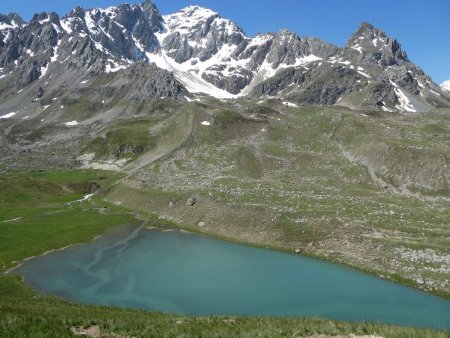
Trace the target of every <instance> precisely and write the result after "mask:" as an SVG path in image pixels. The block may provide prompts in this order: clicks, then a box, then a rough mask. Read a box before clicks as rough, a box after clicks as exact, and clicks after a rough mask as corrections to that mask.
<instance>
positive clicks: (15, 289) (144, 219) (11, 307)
mask: <svg viewBox="0 0 450 338" xmlns="http://www.w3.org/2000/svg"><path fill="white" fill-rule="evenodd" d="M54 172H56V176H57V177H58V176H61V175H62V176H66V175H68V176H70V177H72V176H73V173H74V172H75V173H77V172H78V174H79V173H82V172H84V174H81V175H80V177H83V178H86V176H88V177H89V178H93V176H95V175H96V176H97V178H98V177H99V176H102V177H105V175H106V176H108V175H112V176H114V177H115V179H117V177H118V176H120V175H117V174H115V173H113V174H111V173H109V172H107V173H106V172H102V171H95V170H88V171H86V170H69V171H64V170H63V171H58V170H56V171H54ZM86 172H88V174H87V175H86ZM33 173H34V174H35V175H36V174H37V176H45V175H49V176H52V175H53V173H51V172H45V171H28V172H24V171H21V172H18V173H17V172H15V173H14V174H12V175H16V176H19V177H20V176H22V178H23V177H24V176H28V177H29V175H30V174H31V175H33ZM7 175H8V174H7ZM2 176H3V175H2ZM66 177H67V176H66ZM57 181H59V183H61V182H62V181H63V180H60V179H57ZM108 181H109V182H108V184H111V185H112V184H114V179H113V180H109V179H108ZM2 183H4V181H3V182H2ZM64 183H67V182H64ZM72 183H73V182H72ZM78 183H81V184H80V185H81V186H83V187H82V189H86V183H88V184H87V186H89V185H90V184H91V183H92V180H85V181H84V182H83V179H80V182H78ZM77 188H79V187H77ZM103 189H104V188H103V187H102V189H101V190H100V192H99V194H98V195H96V196H94V197H93V198H92V200H90V201H83V202H87V203H89V204H93V205H91V206H92V207H95V206H97V207H98V206H99V204H100V205H102V207H101V208H94V209H96V211H97V212H98V214H99V215H101V214H102V213H103V212H104V211H105V210H107V209H109V210H108V212H110V211H111V210H112V209H114V212H116V213H119V214H120V213H123V214H127V217H129V219H128V221H126V222H125V223H127V222H128V223H130V222H131V223H133V224H138V223H140V224H142V225H145V226H146V227H150V228H158V229H166V230H167V229H169V230H170V229H180V230H183V231H188V232H192V233H197V234H200V235H203V236H208V237H213V238H217V239H220V240H226V241H229V242H232V243H239V244H244V245H249V246H254V247H262V248H265V249H270V250H276V251H280V252H288V253H291V254H295V253H293V252H292V251H291V250H286V249H285V248H282V247H278V246H273V245H265V246H261V245H256V244H255V243H247V242H245V241H239V240H236V239H233V238H229V237H225V236H220V235H217V234H211V233H205V232H202V231H199V229H195V228H192V227H187V226H182V225H180V224H176V223H173V222H170V221H167V220H164V219H160V218H158V217H156V216H154V215H151V214H147V215H143V214H142V213H141V212H140V213H136V212H133V211H131V210H128V209H126V208H123V207H118V206H116V205H114V204H111V203H109V202H107V201H105V200H104V199H103V198H102V196H101V195H102V192H101V191H102V190H103ZM85 192H86V191H84V192H83V193H82V194H84V193H85ZM82 194H81V195H80V193H79V192H78V194H76V195H75V196H74V195H71V199H72V201H73V198H74V197H76V198H78V197H81V196H82ZM22 197H23V196H22ZM66 197H67V198H66V201H65V202H64V203H65V204H64V205H66V206H67V202H69V201H68V200H67V199H68V196H66ZM80 206H81V203H80ZM102 210H103V211H102ZM16 211H17V210H16ZM79 211H85V209H84V208H83V207H81V209H80V210H79ZM1 222H2V224H5V223H4V222H5V221H1ZM8 223H9V222H7V223H6V224H8ZM112 223H114V222H112ZM125 223H124V222H123V221H120V222H119V223H117V222H116V223H115V224H110V225H109V226H106V227H105V228H104V229H103V230H101V232H100V233H98V232H97V233H96V234H94V235H92V234H91V235H90V236H88V237H85V238H84V239H83V240H78V241H72V243H69V244H67V245H64V246H59V245H56V247H54V248H52V249H47V250H45V251H44V252H41V253H39V252H35V255H32V256H26V257H23V258H20V259H18V260H15V261H14V262H10V264H9V268H8V269H5V267H6V266H5V265H3V268H2V270H4V271H2V276H1V277H0V288H1V289H2V292H1V294H2V295H3V297H2V298H3V299H0V312H3V313H4V314H5V315H6V317H10V316H13V317H14V316H18V314H17V309H18V308H20V307H23V306H25V307H26V306H27V303H28V302H29V299H26V298H28V297H26V298H25V299H24V298H23V297H21V296H22V294H24V293H25V294H27V295H28V296H30V295H33V296H31V298H32V299H39V301H43V302H44V303H45V302H50V303H54V302H56V303H58V305H59V306H62V307H67V308H73V307H75V308H77V307H79V308H83V309H90V311H93V312H102V311H106V312H111V311H112V312H117V313H123V312H131V313H134V314H139V315H142V316H143V317H145V316H149V317H158V318H159V319H160V322H159V323H158V325H162V324H161V322H173V320H175V319H177V320H176V321H175V323H178V322H180V321H181V322H184V321H189V322H191V325H192V322H193V321H194V322H196V325H204V324H205V321H206V322H208V323H210V322H211V321H213V322H215V323H216V324H215V327H214V325H212V326H210V327H209V328H208V329H209V330H211V331H209V333H210V335H209V336H215V332H216V331H215V330H218V331H217V332H219V331H221V330H224V328H222V327H221V326H222V324H224V325H225V326H226V330H229V329H230V327H229V326H230V323H231V324H232V326H235V324H236V323H239V322H245V323H246V324H247V325H248V324H249V323H252V322H253V323H261V322H264V325H270V326H271V327H272V328H277V327H280V326H281V327H283V326H285V325H286V324H287V323H289V325H292V324H293V325H294V326H296V325H297V327H298V326H300V327H301V328H302V329H300V330H299V329H297V330H299V331H298V332H296V333H293V335H292V336H298V334H299V332H301V330H306V331H305V334H309V333H311V334H333V335H334V334H349V333H352V334H355V333H356V334H358V333H362V334H367V333H370V334H383V333H382V332H389V334H388V335H387V336H388V337H397V336H398V337H403V336H404V337H414V336H417V337H435V336H436V337H446V336H447V334H448V331H445V330H444V331H439V330H433V329H425V328H411V327H398V326H395V325H387V324H381V323H378V324H377V323H353V322H352V323H348V322H341V321H336V320H329V319H317V318H296V319H294V318H269V317H268V318H262V317H256V318H252V317H251V316H249V317H234V316H226V317H206V318H205V317H192V316H187V317H186V316H179V315H174V314H159V313H151V312H148V311H139V310H130V309H121V308H108V307H102V306H95V305H83V304H76V303H72V302H67V301H65V300H61V299H60V298H58V297H53V296H44V295H40V294H36V292H35V291H32V289H31V288H30V287H29V286H28V285H26V284H25V283H24V282H23V281H21V280H20V278H19V277H17V276H11V275H8V274H9V271H10V270H12V269H14V268H15V267H17V266H18V264H19V265H20V264H23V263H24V262H25V261H26V260H28V259H30V258H31V257H33V256H40V255H46V254H49V253H51V252H53V251H57V250H63V249H64V248H67V247H68V246H73V245H77V244H81V243H87V242H91V241H93V240H95V239H97V238H98V237H99V236H100V237H101V236H103V234H104V233H105V232H106V231H108V229H111V228H113V227H114V226H119V225H121V224H122V225H123V224H125ZM69 241H70V240H69ZM0 248H1V246H0ZM2 249H3V248H2ZM34 250H36V249H34ZM0 253H1V255H3V252H1V250H0ZM1 255H0V257H1ZM302 255H305V256H308V257H312V258H319V259H324V260H326V261H332V262H333V260H330V259H329V257H319V256H316V255H311V254H309V253H308V254H305V253H302ZM2 261H3V263H4V260H3V259H2ZM333 263H337V264H342V265H344V266H348V267H350V268H352V269H355V270H360V271H362V272H365V273H369V274H372V275H375V276H377V277H379V275H378V273H377V272H374V271H371V270H370V269H367V270H364V269H359V268H355V267H354V266H351V265H349V264H345V263H343V262H339V261H335V262H333ZM11 265H12V266H11ZM387 279H390V280H391V281H394V282H397V283H400V284H403V285H406V286H411V285H410V284H411V283H408V280H403V279H402V278H393V277H392V276H391V277H390V278H388V277H387ZM416 289H417V288H416ZM435 294H436V295H439V296H441V297H444V298H446V299H449V298H450V297H449V295H448V294H445V293H443V294H440V293H435ZM5 295H7V296H5ZM11 302H12V303H11ZM18 304H20V306H19V307H16V305H18ZM29 306H31V307H33V306H32V304H29ZM22 310H23V309H22ZM22 310H20V311H22ZM36 315H37V314H36V313H34V314H33V316H36ZM42 315H43V313H41V314H40V316H42ZM19 316H20V317H22V318H23V317H24V316H25V317H26V314H25V315H24V314H23V313H22V314H21V315H19ZM52 316H55V314H54V313H53V314H52ZM56 317H58V316H56ZM53 319H54V318H53ZM35 320H36V318H35ZM40 320H43V321H44V322H45V321H46V320H45V319H42V318H41V319H40ZM40 320H38V322H39V321H40ZM56 321H57V322H58V320H56ZM63 321H64V322H65V321H66V320H63ZM73 323H74V324H75V325H72V326H71V327H75V326H79V325H80V324H82V326H84V327H89V326H92V325H94V324H95V325H100V326H101V327H102V330H103V329H106V331H109V330H110V329H109V326H108V325H105V323H102V322H101V321H95V320H91V321H90V323H89V324H85V323H86V320H84V321H80V319H79V318H78V319H73ZM59 324H61V323H59ZM39 325H44V327H45V324H43V323H40V324H39ZM123 325H124V324H123ZM164 325H165V324H164ZM196 325H192V327H191V329H190V330H192V329H194V326H196ZM311 325H312V327H311ZM32 326H33V325H32ZM66 328H68V327H67V326H66ZM16 329H17V327H16ZM22 329H23V330H25V328H23V327H22ZM36 329H37V331H36V332H39V330H41V329H42V328H36ZM47 329H48V327H47ZM147 329H148V328H147ZM166 329H167V328H166ZM166 329H164V330H163V331H160V333H164V334H162V335H161V336H169V332H171V330H166ZM235 329H236V327H233V330H235ZM291 329H292V328H291ZM128 330H130V328H128V329H127V331H128ZM277 330H278V329H277ZM2 331H3V333H2V336H5V337H8V336H12V335H11V332H9V328H8V325H5V322H4V321H2V320H0V332H2ZM119 331H120V328H119ZM131 331H133V329H132V328H131ZM238 331H239V332H241V331H240V330H238ZM23 332H25V331H23ZM71 332H72V331H71ZM109 332H112V331H109ZM114 332H116V330H115V329H114ZM202 332H203V331H202ZM227 332H228V331H227ZM234 332H236V331H234ZM249 332H250V331H248V333H249ZM261 332H264V333H267V336H273V335H272V334H270V333H268V332H269V331H267V328H265V329H264V330H263V331H258V330H256V331H253V335H252V334H249V335H247V333H246V334H243V333H244V332H241V333H242V336H248V337H250V336H256V335H259V334H260V333H261ZM276 332H277V333H276V335H278V334H279V332H278V331H276ZM280 332H281V331H280ZM285 332H286V336H290V334H289V332H287V331H285ZM65 333H66V334H67V335H68V336H70V334H69V332H65ZM72 333H73V332H72ZM172 333H173V332H172ZM192 334H193V332H192V331H191V332H190V333H189V334H187V336H191V335H192ZM195 335H197V333H195ZM14 336H16V337H17V336H21V335H20V334H19V335H17V332H16V333H15V335H14ZM24 336H26V335H24ZM36 336H38V335H36ZM55 336H56V335H55ZM62 336H65V335H62ZM138 336H140V335H138ZM142 336H154V333H151V334H148V332H147V333H146V334H143V335H142ZM199 336H201V335H199ZM218 336H220V334H219V335H218ZM240 336H241V335H240Z"/></svg>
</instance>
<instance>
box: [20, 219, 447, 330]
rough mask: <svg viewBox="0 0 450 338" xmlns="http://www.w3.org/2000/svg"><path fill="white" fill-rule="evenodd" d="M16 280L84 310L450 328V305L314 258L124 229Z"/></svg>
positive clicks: (28, 268) (35, 261) (33, 263)
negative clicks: (305, 318)
mask: <svg viewBox="0 0 450 338" xmlns="http://www.w3.org/2000/svg"><path fill="white" fill-rule="evenodd" d="M13 273H17V274H21V275H23V276H24V278H25V281H26V282H27V283H29V284H30V285H31V286H33V287H34V288H35V289H36V290H38V291H40V292H42V293H45V294H51V295H58V296H61V297H64V298H65V299H69V300H73V301H76V302H80V303H87V304H98V305H111V306H120V307H129V308H136V309H146V310H152V311H162V312H172V313H177V314H186V315H251V316H308V317H312V316H314V317H326V318H331V319H339V320H346V321H376V322H382V323H392V324H400V325H412V326H422V327H434V328H446V329H450V301H449V300H447V299H444V298H440V297H437V296H434V295H431V294H427V293H424V292H421V291H419V290H415V289H412V288H409V287H405V286H402V285H399V284H395V283H392V282H389V281H385V280H382V279H378V278H376V277H374V276H371V275H368V274H365V273H362V272H359V271H356V270H353V269H350V268H347V267H345V266H342V265H338V264H333V263H329V262H325V261H321V260H317V259H312V258H308V257H302V256H298V255H293V254H287V253H282V252H277V251H272V250H267V249H261V248H255V247H250V246H245V245H240V244H235V243H230V242H226V241H222V240H217V239H213V238H209V237H205V236H200V235H196V234H192V233H186V232H182V231H178V230H175V231H170V232H164V231H161V230H158V229H145V228H143V227H138V226H131V225H128V226H123V227H118V228H115V229H113V230H111V231H109V232H108V233H107V234H105V236H103V237H101V238H99V239H97V240H95V241H93V242H92V243H89V244H85V245H76V246H72V247H69V248H66V249H64V250H61V251H55V252H52V253H49V254H47V255H45V256H39V257H35V258H32V259H30V260H28V261H26V262H25V263H24V264H23V265H22V266H20V267H18V268H17V269H15V270H14V271H13Z"/></svg>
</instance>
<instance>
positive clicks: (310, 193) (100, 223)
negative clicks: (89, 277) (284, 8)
mask: <svg viewBox="0 0 450 338" xmlns="http://www.w3.org/2000/svg"><path fill="white" fill-rule="evenodd" d="M0 145H1V146H0V271H2V272H3V273H4V274H2V275H1V276H0V314H1V315H0V336H2V337H19V336H23V337H25V336H32V337H39V336H46V337H49V336H54V337H62V336H72V335H80V334H85V333H83V332H84V331H83V330H84V328H91V329H93V330H94V331H96V330H98V331H99V332H101V333H99V332H97V333H98V335H97V336H100V335H101V336H104V337H122V336H130V337H131V336H155V337H163V336H168V337H169V336H170V337H173V336H180V337H181V336H205V337H206V336H207V337H213V336H217V337H232V336H243V337H253V336H255V337H256V336H258V337H259V336H290V337H291V336H292V337H297V336H302V337H324V336H323V335H329V336H339V337H340V336H343V337H347V335H349V334H355V335H362V336H364V335H366V336H367V335H368V336H370V337H375V336H383V337H397V336H398V337H434V336H437V337H446V336H448V331H433V330H428V329H418V328H401V327H395V326H388V325H382V324H372V323H345V322H338V321H330V320H327V319H312V318H311V319H308V318H305V319H287V318H284V319H283V318H278V319H274V318H251V317H244V318H242V317H184V316H178V315H169V314H159V313H149V312H143V311H137V310H127V309H118V308H106V307H98V306H91V305H81V304H75V303H70V302H67V301H64V300H62V299H59V298H55V297H49V296H44V295H41V294H38V293H36V292H35V291H32V290H31V289H30V288H29V287H28V286H26V285H25V284H24V283H23V281H21V280H20V278H19V277H14V276H11V275H9V274H7V273H8V272H9V270H10V269H12V268H13V267H15V266H17V265H18V264H19V263H22V262H23V261H24V260H26V259H27V258H29V257H32V256H37V255H41V254H43V253H46V252H48V251H51V250H57V249H61V248H63V247H66V246H70V245H73V244H76V243H81V242H89V241H91V240H92V239H94V238H95V237H96V236H99V235H101V234H103V233H104V232H105V231H106V230H107V229H110V228H111V227H113V226H116V225H123V224H126V223H142V224H145V225H146V226H152V227H161V228H163V229H167V228H173V227H178V228H182V229H184V230H189V231H192V232H197V233H201V234H207V235H210V236H214V237H218V238H222V239H226V240H230V241H235V242H241V243H245V244H249V245H254V246H261V247H268V248H272V249H277V250H281V251H286V252H292V253H294V252H296V253H301V254H302V255H306V256H312V257H317V258H322V259H326V260H330V261H333V262H337V263H342V264H345V265H348V266H351V267H353V268H356V269H359V270H362V271H365V272H369V273H371V274H374V275H376V276H378V277H381V278H384V279H388V280H391V281H395V282H399V283H402V284H406V285H408V286H411V287H414V288H418V289H421V290H423V291H427V292H430V293H434V294H436V295H439V296H441V297H444V298H449V297H450V284H449V274H450V186H449V184H450V183H449V180H450V169H449V168H450V82H449V81H446V82H444V83H442V84H441V85H438V84H436V83H434V82H433V80H432V79H431V77H430V76H428V75H427V74H426V73H425V72H424V71H422V69H421V68H419V67H418V66H417V65H415V64H414V63H413V62H412V61H411V60H410V59H409V58H408V55H407V53H406V52H405V51H404V50H403V49H402V47H401V44H400V42H399V41H397V40H396V39H395V38H392V37H389V36H388V35H387V34H386V33H385V32H384V31H383V30H381V29H379V28H376V27H374V26H373V25H371V24H370V23H367V22H363V23H361V25H360V26H359V27H357V28H356V30H355V32H354V33H353V34H352V35H351V36H350V38H349V39H348V42H347V43H346V44H345V45H344V46H343V47H338V46H336V45H333V44H331V43H328V42H326V41H322V40H320V39H318V38H313V37H307V36H298V35H297V34H296V33H294V32H290V31H287V30H281V31H279V32H275V33H265V34H258V35H256V36H254V37H249V36H248V35H246V33H245V32H244V30H243V29H242V28H241V27H239V26H238V25H237V24H236V23H234V22H232V21H230V20H227V19H225V18H222V17H221V16H220V15H219V14H218V13H216V12H214V11H212V10H210V9H207V8H202V7H199V6H189V7H186V8H184V9H182V10H180V11H179V12H176V13H173V14H169V15H161V13H160V12H159V10H158V8H157V7H156V6H155V5H154V4H153V3H152V2H150V1H148V0H146V1H144V2H143V3H142V4H122V5H119V6H117V7H110V8H107V9H100V8H94V9H85V8H82V7H76V8H74V9H73V10H72V11H70V12H69V13H68V14H67V15H65V16H64V17H60V16H59V15H58V14H57V13H55V12H52V13H45V12H44V13H40V14H36V15H34V17H33V18H32V19H31V20H30V21H29V22H25V20H23V19H22V18H21V17H20V16H19V15H17V14H7V15H6V14H4V15H0ZM449 317H450V314H449ZM449 325H450V323H449ZM348 337H350V336H348ZM352 337H353V336H352Z"/></svg>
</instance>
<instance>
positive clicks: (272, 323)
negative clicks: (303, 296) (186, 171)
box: [0, 170, 448, 337]
mask: <svg viewBox="0 0 450 338" xmlns="http://www.w3.org/2000/svg"><path fill="white" fill-rule="evenodd" d="M119 178H120V176H119V175H116V174H112V173H105V172H101V171H84V170H83V171H81V170H80V171H52V172H38V171H36V172H15V173H9V174H4V175H2V176H0V230H1V231H0V264H1V270H3V271H5V270H6V269H8V268H11V267H12V266H14V265H15V264H17V262H19V261H22V260H23V259H25V258H27V257H30V256H33V255H39V254H42V253H43V252H45V251H48V250H53V249H59V248H62V247H64V246H67V245H71V244H75V243H79V242H86V241H89V240H92V239H93V238H94V237H95V236H97V235H100V234H102V233H103V232H104V231H106V230H107V229H108V228H110V227H112V226H114V225H117V224H123V223H126V222H128V221H131V220H132V216H131V215H130V213H128V212H127V211H126V210H123V209H120V208H119V207H117V206H113V205H112V204H105V202H104V201H102V199H101V196H102V195H103V194H104V193H105V192H106V191H107V190H109V188H110V187H111V186H112V185H113V184H114V182H115V181H116V180H118V179H119ZM98 185H100V186H101V190H100V192H99V193H98V194H97V195H96V197H94V198H93V200H92V201H84V202H73V201H75V200H78V199H81V198H82V196H83V195H85V194H87V193H89V192H91V190H92V187H93V186H97V187H98ZM68 202H73V203H68ZM105 207H106V208H105ZM92 325H98V326H99V327H100V328H101V331H102V333H103V334H104V335H105V336H108V335H112V334H113V333H114V334H121V335H125V336H133V337H300V336H311V335H314V334H326V335H332V336H333V335H338V334H350V333H352V334H357V335H367V334H369V335H377V336H383V337H448V332H444V331H434V330H427V329H416V328H402V327H395V326H388V325H379V324H371V323H346V322H338V321H331V320H325V319H313V318H305V319H292V318H291V319H289V318H250V317H204V318H201V317H183V316H176V315H170V314H160V313H150V312H145V311H137V310H127V309H119V308H111V307H99V306H91V305H81V304H74V303H69V302H66V301H63V300H61V299H59V298H55V297H48V296H43V295H39V294H37V293H36V292H34V291H33V290H32V289H31V288H29V287H27V286H25V285H24V283H23V282H22V281H21V280H20V277H17V276H10V275H1V276H0V337H71V336H73V333H72V332H71V331H70V328H71V327H75V326H77V327H78V326H82V327H89V326H92Z"/></svg>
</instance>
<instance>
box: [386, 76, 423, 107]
mask: <svg viewBox="0 0 450 338" xmlns="http://www.w3.org/2000/svg"><path fill="white" fill-rule="evenodd" d="M389 82H390V83H391V85H393V86H394V92H395V95H396V96H397V99H398V101H399V102H400V104H398V105H396V106H395V108H397V109H398V110H401V111H408V112H413V113H415V112H417V111H416V108H415V107H414V105H413V104H412V103H411V101H409V99H408V96H406V94H405V93H404V91H403V90H402V89H401V88H400V87H399V86H398V84H396V83H395V82H394V81H392V80H391V79H389Z"/></svg>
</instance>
